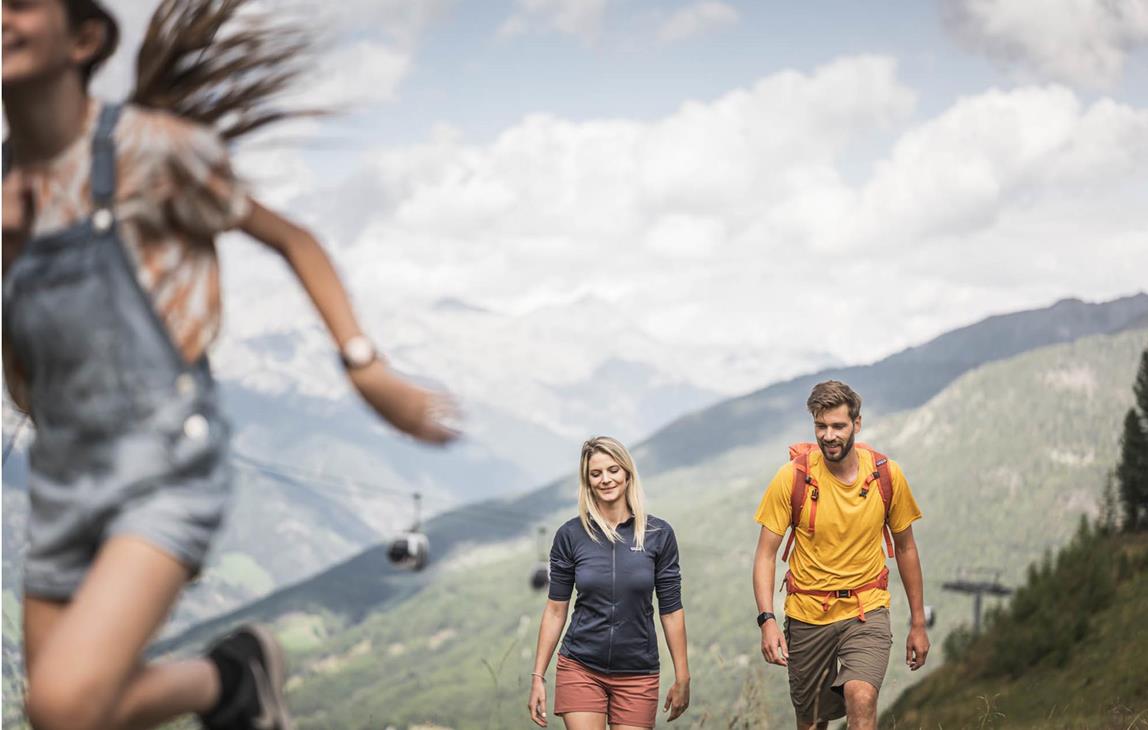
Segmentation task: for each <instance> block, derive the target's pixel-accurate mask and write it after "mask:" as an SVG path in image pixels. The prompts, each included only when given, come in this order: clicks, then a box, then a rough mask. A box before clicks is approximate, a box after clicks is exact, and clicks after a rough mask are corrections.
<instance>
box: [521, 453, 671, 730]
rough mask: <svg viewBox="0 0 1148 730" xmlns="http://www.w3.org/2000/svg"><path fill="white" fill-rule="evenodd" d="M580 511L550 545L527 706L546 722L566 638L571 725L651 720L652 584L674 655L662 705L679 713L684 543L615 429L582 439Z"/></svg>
mask: <svg viewBox="0 0 1148 730" xmlns="http://www.w3.org/2000/svg"><path fill="white" fill-rule="evenodd" d="M578 476H579V486H578V516H577V517H575V518H573V519H571V520H570V521H569V522H567V523H565V524H564V525H562V526H561V527H559V528H558V532H557V533H555V535H554V546H553V548H552V549H551V551H550V596H549V600H548V601H547V602H546V608H545V609H544V610H543V612H542V625H541V626H540V627H539V629H538V649H537V651H536V652H535V657H534V671H533V672H532V675H533V681H532V683H531V690H530V700H529V702H528V705H527V706H528V708H529V710H530V717H531V719H532V720H534V722H535V723H537V724H538V725H541V726H543V727H545V726H546V684H545V683H546V676H545V673H546V669H547V667H548V666H549V665H550V657H551V656H552V655H553V654H554V648H555V646H557V644H558V637H559V636H560V635H561V634H562V628H563V626H564V625H565V623H566V614H567V610H568V608H569V605H570V595H571V593H572V592H573V590H574V588H575V587H577V589H578V601H577V603H576V604H575V606H574V617H573V620H572V621H571V622H570V630H569V631H567V632H566V636H565V638H564V639H563V641H562V648H561V650H559V653H558V654H559V655H558V669H557V671H556V674H555V680H554V685H555V691H554V714H556V715H560V716H561V717H562V720H563V721H564V722H565V723H566V727H567V728H568V729H569V730H604V728H605V727H606V725H607V723H609V725H610V727H611V728H612V730H629V729H630V728H635V729H636V728H650V727H653V726H654V723H655V721H656V719H657V714H658V685H659V677H658V673H659V666H658V638H657V635H656V633H655V632H654V608H653V605H652V604H653V602H652V598H653V594H654V593H657V596H658V609H659V611H660V613H661V621H662V629H663V631H664V632H665V634H666V643H667V644H668V645H669V649H670V656H671V657H672V658H673V662H674V677H675V681H674V686H673V687H672V688H671V689H670V691H669V693H668V695H667V696H666V701H665V704H664V707H663V709H664V710H666V711H667V712H669V719H670V720H674V719H676V718H677V717H678V716H679V715H681V714H682V713H683V712H685V711H686V708H687V707H689V704H690V669H689V661H688V659H687V657H686V617H685V610H684V609H683V608H682V600H681V584H682V579H681V571H680V570H679V569H678V543H677V539H676V538H675V537H674V530H673V528H672V527H670V525H669V523H667V522H665V521H664V520H660V519H658V518H657V517H654V516H653V515H647V514H646V505H645V495H644V494H643V492H642V482H641V480H640V479H639V478H638V470H637V469H636V468H635V467H634V460H633V458H631V456H630V453H629V452H628V451H627V450H626V447H625V446H623V445H622V444H620V443H619V442H618V441H616V440H614V439H612V438H609V437H607V436H598V437H596V438H592V439H590V440H589V441H587V442H586V443H584V444H583V445H582V459H581V464H580V467H579V470H578Z"/></svg>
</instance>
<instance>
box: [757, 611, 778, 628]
mask: <svg viewBox="0 0 1148 730" xmlns="http://www.w3.org/2000/svg"><path fill="white" fill-rule="evenodd" d="M770 619H773V620H774V621H776V620H777V616H774V615H773V614H772V613H770V612H769V611H762V612H761V613H759V614H758V615H757V625H758V626H759V627H761V626H765V622H766V621H768V620H770Z"/></svg>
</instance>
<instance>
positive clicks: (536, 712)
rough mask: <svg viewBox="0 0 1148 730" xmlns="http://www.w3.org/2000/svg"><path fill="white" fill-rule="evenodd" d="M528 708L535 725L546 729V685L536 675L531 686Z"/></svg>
mask: <svg viewBox="0 0 1148 730" xmlns="http://www.w3.org/2000/svg"><path fill="white" fill-rule="evenodd" d="M526 707H527V709H529V710H530V719H531V720H533V721H534V724H535V725H538V726H539V727H546V683H545V682H544V681H542V677H539V676H538V675H534V681H533V682H532V683H531V685H530V701H529V702H527V703H526Z"/></svg>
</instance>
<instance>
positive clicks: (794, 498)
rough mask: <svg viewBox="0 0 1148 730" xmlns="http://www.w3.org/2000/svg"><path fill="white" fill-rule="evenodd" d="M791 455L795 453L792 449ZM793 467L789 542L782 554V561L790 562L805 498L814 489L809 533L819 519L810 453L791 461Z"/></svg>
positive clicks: (799, 453)
mask: <svg viewBox="0 0 1148 730" xmlns="http://www.w3.org/2000/svg"><path fill="white" fill-rule="evenodd" d="M791 453H793V451H792V448H791ZM790 463H791V464H792V465H793V485H792V486H791V487H790V490H789V541H788V542H787V543H786V545H785V551H784V552H783V553H782V554H781V559H782V561H786V560H789V555H790V552H791V551H792V550H793V541H794V539H795V538H796V537H797V524H798V522H800V521H801V510H802V509H803V508H804V507H805V496H806V494H807V493H808V492H809V488H810V487H812V488H813V494H812V506H811V507H810V508H809V510H810V511H809V531H810V533H812V532H813V529H814V525H815V524H816V523H815V520H816V519H817V498H818V489H817V481H816V480H815V479H814V478H813V477H812V476H810V474H809V452H808V451H800V452H797V454H796V455H795V456H794V457H793V460H792V461H790Z"/></svg>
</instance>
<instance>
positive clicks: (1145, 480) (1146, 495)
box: [1116, 408, 1148, 532]
mask: <svg viewBox="0 0 1148 730" xmlns="http://www.w3.org/2000/svg"><path fill="white" fill-rule="evenodd" d="M1116 480H1117V481H1118V482H1119V483H1120V503H1121V506H1122V507H1123V509H1124V529H1125V530H1127V531H1129V532H1135V531H1137V530H1145V529H1148V435H1146V434H1145V433H1144V427H1143V425H1142V424H1141V420H1140V416H1139V414H1137V413H1136V409H1135V408H1129V409H1128V414H1127V415H1126V416H1125V417H1124V436H1123V438H1121V439H1120V463H1119V464H1118V465H1117V466H1116Z"/></svg>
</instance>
